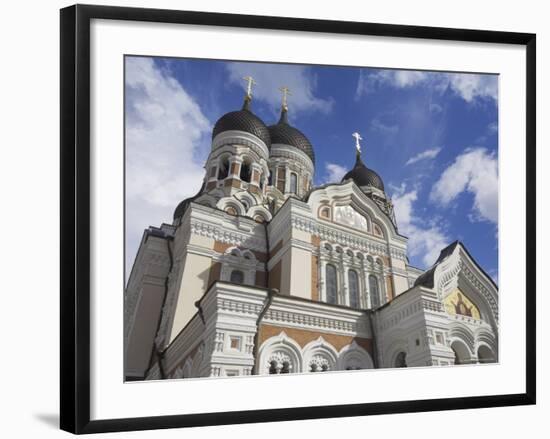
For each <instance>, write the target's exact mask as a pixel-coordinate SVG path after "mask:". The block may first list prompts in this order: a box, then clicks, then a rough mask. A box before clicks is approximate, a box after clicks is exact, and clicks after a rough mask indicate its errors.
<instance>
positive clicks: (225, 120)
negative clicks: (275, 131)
mask: <svg viewBox="0 0 550 439" xmlns="http://www.w3.org/2000/svg"><path fill="white" fill-rule="evenodd" d="M225 131H244V132H246V133H249V134H252V135H254V136H256V137H257V138H258V139H260V140H261V141H262V142H264V143H265V144H266V146H267V147H268V148H270V147H271V138H270V135H269V131H268V129H267V126H266V125H265V123H264V122H263V121H262V120H261V119H260V118H259V117H258V116H256V115H255V114H254V113H252V111H250V99H248V98H246V99H245V101H244V105H243V108H242V109H241V110H238V111H231V112H229V113H226V114H224V115H223V116H222V117H220V118H219V119H218V121H217V122H216V124H215V125H214V130H213V131H212V139H214V137H216V136H217V135H218V134H220V133H223V132H225Z"/></svg>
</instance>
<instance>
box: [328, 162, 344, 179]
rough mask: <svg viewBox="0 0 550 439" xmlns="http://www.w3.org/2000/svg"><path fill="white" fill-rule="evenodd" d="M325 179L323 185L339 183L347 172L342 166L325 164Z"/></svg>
mask: <svg viewBox="0 0 550 439" xmlns="http://www.w3.org/2000/svg"><path fill="white" fill-rule="evenodd" d="M325 170H326V178H325V180H324V183H339V182H340V181H341V180H342V178H343V177H344V175H346V173H347V172H348V170H347V169H346V168H344V167H343V166H340V165H337V164H336V163H325Z"/></svg>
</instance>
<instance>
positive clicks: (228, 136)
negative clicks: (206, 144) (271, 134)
mask: <svg viewBox="0 0 550 439" xmlns="http://www.w3.org/2000/svg"><path fill="white" fill-rule="evenodd" d="M226 145H228V146H231V147H239V146H245V147H247V148H250V149H252V151H254V152H255V153H256V154H257V155H258V157H260V158H264V159H267V158H268V157H269V149H268V148H267V145H266V144H265V143H264V142H263V141H262V140H260V139H259V138H257V137H256V136H254V135H252V134H249V133H246V132H244V131H237V130H229V131H224V132H223V133H220V134H218V135H217V136H216V137H214V139H213V140H212V152H211V153H210V159H209V160H212V159H214V158H217V157H218V156H219V155H220V154H223V152H225V151H222V150H220V151H218V148H221V147H223V146H226Z"/></svg>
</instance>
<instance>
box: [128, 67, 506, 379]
mask: <svg viewBox="0 0 550 439" xmlns="http://www.w3.org/2000/svg"><path fill="white" fill-rule="evenodd" d="M246 79H247V81H248V89H247V93H246V95H245V98H244V103H243V105H242V108H241V109H240V110H237V111H231V112H229V113H227V114H225V115H223V116H222V117H221V118H220V119H219V120H218V121H217V122H216V124H215V126H214V129H213V132H212V147H211V151H210V153H209V156H208V159H207V161H206V164H205V169H206V173H205V177H204V181H203V184H202V187H201V189H200V190H199V192H198V193H197V194H196V195H194V196H193V197H191V198H188V199H186V200H183V201H181V203H179V205H178V206H177V207H176V208H175V210H174V217H173V221H172V223H171V224H162V225H161V226H160V227H154V226H151V227H149V228H147V229H146V230H145V231H144V233H143V237H142V240H141V243H140V246H139V250H138V252H137V255H136V259H135V261H134V264H133V267H132V270H131V273H130V276H129V279H128V283H127V286H126V291H125V294H124V305H125V307H124V341H125V344H124V346H125V348H124V349H125V352H124V369H125V370H124V375H125V379H126V380H127V381H135V380H159V379H178V378H198V377H215V376H222V377H227V376H243V375H262V374H286V373H316V372H326V371H339V370H354V369H371V368H392V367H418V366H448V365H453V364H472V363H487V362H496V361H498V309H499V308H498V289H497V286H496V285H495V283H494V282H493V281H492V279H491V278H490V277H489V276H488V275H487V274H486V273H485V272H484V271H483V269H482V268H481V267H480V266H479V265H478V264H477V263H476V261H475V260H474V259H473V258H472V256H471V255H470V254H469V253H468V250H467V249H466V247H465V246H464V245H463V244H462V243H461V242H458V241H455V242H454V243H452V244H450V245H449V246H448V247H446V248H443V249H442V250H441V253H440V255H439V258H438V259H437V261H436V262H435V263H434V264H433V265H432V266H431V267H430V268H429V269H428V270H427V271H422V270H419V269H418V268H415V267H413V266H411V265H409V263H408V258H407V237H406V236H403V235H401V234H400V233H399V229H398V224H397V222H396V219H395V215H394V211H393V205H392V201H391V199H390V198H389V197H388V196H387V195H386V192H385V189H384V182H383V180H382V178H381V177H380V175H378V174H377V173H376V172H375V171H374V170H372V169H370V168H369V167H367V165H366V164H365V163H364V159H363V158H362V156H361V144H360V140H362V139H361V137H360V135H359V134H358V133H354V134H353V136H354V137H355V143H356V149H357V153H356V162H355V165H354V166H353V168H352V169H350V171H349V172H348V173H347V174H346V175H345V176H344V178H343V179H342V181H341V182H339V183H329V184H325V185H322V186H314V184H313V176H314V172H315V150H314V147H313V145H312V144H311V142H310V141H309V140H308V138H307V137H306V136H305V135H304V134H303V133H302V132H301V131H300V130H299V129H297V128H296V127H293V126H292V125H291V124H290V123H289V120H288V111H289V108H288V105H287V94H288V89H286V88H283V89H282V91H283V102H282V106H281V114H280V119H279V121H278V122H277V123H276V124H274V125H270V126H267V125H266V124H265V123H264V122H263V121H262V120H261V119H260V118H259V117H257V116H256V115H255V114H254V112H253V108H252V84H253V80H252V78H250V77H249V78H246Z"/></svg>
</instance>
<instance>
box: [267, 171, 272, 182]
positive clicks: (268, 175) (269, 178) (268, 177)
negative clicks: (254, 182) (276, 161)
mask: <svg viewBox="0 0 550 439" xmlns="http://www.w3.org/2000/svg"><path fill="white" fill-rule="evenodd" d="M267 185H268V186H273V173H272V172H271V169H270V170H269V174H267Z"/></svg>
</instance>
